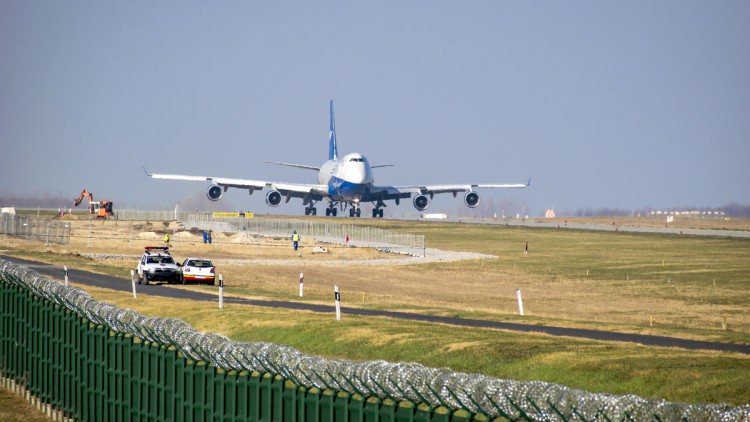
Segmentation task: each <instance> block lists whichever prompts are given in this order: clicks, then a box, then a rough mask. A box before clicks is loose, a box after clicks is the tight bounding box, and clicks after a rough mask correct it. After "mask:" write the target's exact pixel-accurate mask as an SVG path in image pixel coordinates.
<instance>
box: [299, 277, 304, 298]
mask: <svg viewBox="0 0 750 422" xmlns="http://www.w3.org/2000/svg"><path fill="white" fill-rule="evenodd" d="M304 281H305V274H304V273H299V297H302V288H303V286H304V284H305V283H304Z"/></svg>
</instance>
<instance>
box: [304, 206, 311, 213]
mask: <svg viewBox="0 0 750 422" xmlns="http://www.w3.org/2000/svg"><path fill="white" fill-rule="evenodd" d="M305 215H310V207H305Z"/></svg>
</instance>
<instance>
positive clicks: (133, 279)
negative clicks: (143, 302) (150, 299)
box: [130, 270, 138, 299]
mask: <svg viewBox="0 0 750 422" xmlns="http://www.w3.org/2000/svg"><path fill="white" fill-rule="evenodd" d="M130 284H132V285H133V299H138V293H136V291H135V270H130Z"/></svg>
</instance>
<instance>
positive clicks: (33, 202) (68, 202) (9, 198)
mask: <svg viewBox="0 0 750 422" xmlns="http://www.w3.org/2000/svg"><path fill="white" fill-rule="evenodd" d="M74 200H75V195H73V196H71V197H70V198H64V197H62V196H53V195H50V194H43V195H38V196H29V195H27V196H19V195H10V194H0V207H15V208H37V207H39V208H54V209H57V208H58V207H65V208H74V207H73V201H74Z"/></svg>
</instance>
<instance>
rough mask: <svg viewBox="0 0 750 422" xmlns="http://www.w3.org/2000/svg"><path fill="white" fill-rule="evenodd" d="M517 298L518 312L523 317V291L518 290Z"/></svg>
mask: <svg viewBox="0 0 750 422" xmlns="http://www.w3.org/2000/svg"><path fill="white" fill-rule="evenodd" d="M516 297H517V298H518V312H519V313H520V314H521V316H523V301H522V300H521V289H516Z"/></svg>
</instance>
